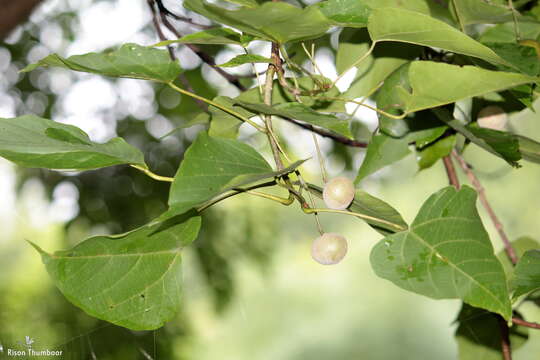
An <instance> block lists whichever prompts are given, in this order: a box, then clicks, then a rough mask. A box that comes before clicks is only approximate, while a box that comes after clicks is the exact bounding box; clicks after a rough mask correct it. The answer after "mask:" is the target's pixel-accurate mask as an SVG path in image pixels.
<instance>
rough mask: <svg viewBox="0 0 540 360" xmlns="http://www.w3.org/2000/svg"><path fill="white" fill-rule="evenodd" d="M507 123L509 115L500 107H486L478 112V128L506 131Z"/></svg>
mask: <svg viewBox="0 0 540 360" xmlns="http://www.w3.org/2000/svg"><path fill="white" fill-rule="evenodd" d="M507 122H508V115H507V114H506V113H505V112H504V110H503V109H502V108H500V107H498V106H495V105H490V106H486V107H485V108H483V109H482V110H480V111H479V112H478V126H480V127H483V128H486V129H492V130H499V131H504V130H506V123H507Z"/></svg>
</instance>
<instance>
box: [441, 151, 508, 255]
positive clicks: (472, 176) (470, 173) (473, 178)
mask: <svg viewBox="0 0 540 360" xmlns="http://www.w3.org/2000/svg"><path fill="white" fill-rule="evenodd" d="M452 156H453V157H454V158H455V159H456V160H457V161H458V163H459V165H460V166H461V168H462V169H463V171H464V172H465V174H466V175H467V177H468V178H469V180H470V182H471V183H472V184H473V186H474V187H475V189H476V192H477V193H478V197H479V199H480V202H481V203H482V205H483V206H484V208H485V209H486V211H487V213H488V215H489V217H490V218H491V222H492V223H493V225H494V226H495V229H496V230H497V232H498V233H499V236H500V237H501V239H502V242H503V244H504V249H505V251H506V255H508V258H509V259H510V261H511V262H512V263H513V264H514V265H515V264H517V262H518V257H517V255H516V251H515V250H514V248H513V247H512V244H510V240H509V239H508V236H506V233H505V232H504V229H503V225H502V223H501V222H500V221H499V218H498V217H497V215H496V214H495V212H494V211H493V208H492V207H491V205H490V204H489V202H488V200H487V197H486V192H485V190H484V187H483V186H482V184H481V183H480V181H479V180H478V178H477V177H476V175H475V174H474V172H473V170H472V169H471V167H470V166H469V164H467V162H466V161H465V159H463V158H462V157H461V155H459V154H458V153H457V151H456V150H453V151H452Z"/></svg>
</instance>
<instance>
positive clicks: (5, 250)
mask: <svg viewBox="0 0 540 360" xmlns="http://www.w3.org/2000/svg"><path fill="white" fill-rule="evenodd" d="M165 3H166V4H167V5H168V6H169V7H170V9H171V10H172V11H174V12H176V13H179V14H185V11H184V10H183V8H182V7H181V2H178V1H166V2H165ZM188 15H189V16H190V17H191V18H193V19H194V20H196V21H198V22H201V23H204V19H202V18H200V17H198V16H197V15H195V14H188ZM173 23H174V26H175V27H176V28H177V29H178V31H179V32H180V33H182V34H186V33H189V32H193V31H194V30H196V29H194V28H193V27H190V26H189V24H186V23H183V22H173ZM166 35H167V36H170V37H172V34H170V33H166ZM335 36H336V34H332V33H331V34H328V35H327V36H326V37H324V38H323V39H322V40H318V41H317V42H316V46H317V57H316V58H317V61H318V63H319V65H320V66H322V67H323V68H324V71H325V72H327V73H328V76H329V77H332V76H334V77H335V69H334V68H333V67H332V66H331V64H332V63H333V62H334V56H335V41H334V40H335ZM333 39H334V40H333ZM157 40H158V39H157V36H156V32H155V29H154V28H153V26H152V22H151V13H150V11H149V9H148V7H147V4H146V1H143V0H138V1H133V0H114V1H113V0H110V1H109V0H102V1H98V0H94V1H92V0H50V1H46V2H44V3H43V4H42V5H41V6H40V7H39V8H38V9H37V10H36V11H35V12H34V13H33V14H32V16H31V17H30V19H29V21H28V22H26V23H25V24H23V25H22V26H19V27H17V28H16V29H15V30H14V31H13V32H12V33H11V34H10V35H9V36H8V37H7V38H5V39H4V41H3V42H1V43H0V74H1V75H0V117H12V116H18V115H22V114H26V113H34V114H37V115H39V116H43V117H47V118H52V119H54V120H56V121H61V122H65V123H71V124H74V125H77V126H79V127H81V128H82V129H83V130H85V131H86V132H88V133H89V135H90V136H91V138H92V139H93V140H96V141H105V140H107V139H109V138H110V137H112V136H116V135H119V136H122V137H124V138H125V139H126V140H127V141H128V142H130V143H131V144H133V145H135V146H137V147H139V148H140V149H141V150H143V151H144V153H145V156H146V159H147V162H148V164H149V165H150V168H152V169H153V171H154V172H156V173H159V174H161V175H165V176H173V175H174V173H175V170H176V168H177V166H178V164H179V162H180V161H181V159H182V154H183V152H184V150H185V149H186V148H187V147H188V146H189V144H190V142H191V141H192V139H193V138H194V136H195V134H196V133H197V131H199V130H201V128H200V127H191V128H187V129H183V130H182V131H177V132H175V133H174V135H172V136H168V137H166V138H163V139H161V137H162V136H163V135H164V134H166V133H168V132H169V131H170V130H172V129H174V128H175V127H178V126H181V125H182V124H185V123H186V122H187V121H189V120H190V119H192V118H194V117H195V116H196V115H197V114H199V113H200V112H201V109H200V108H199V107H198V106H197V104H195V103H194V102H193V101H192V100H191V99H189V98H185V97H180V96H178V95H177V94H173V93H171V92H170V91H169V90H167V89H164V88H160V87H159V86H153V85H151V84H148V83H145V82H142V81H137V80H128V79H120V80H111V79H105V78H100V77H97V76H93V75H90V74H80V73H73V72H67V71H63V70H55V69H52V70H36V71H34V72H31V73H29V74H19V73H18V71H19V70H20V69H22V68H23V67H24V66H25V65H26V64H28V63H31V62H34V61H36V60H38V59H40V58H41V57H43V56H45V55H47V54H49V53H51V52H58V53H60V54H62V55H72V54H76V53H83V52H88V51H99V50H103V49H105V48H108V47H111V46H115V45H118V44H120V43H124V42H137V43H141V44H152V43H155V42H156V41H157ZM250 46H253V47H254V48H255V49H258V50H263V51H264V50H265V49H266V48H265V46H264V45H263V44H261V43H258V42H254V44H253V45H250ZM203 50H204V51H205V52H207V53H208V54H210V55H212V56H215V58H216V62H218V63H221V62H224V61H226V60H227V59H229V58H230V57H231V56H232V55H233V54H236V53H238V52H239V51H238V49H235V48H233V47H227V46H224V47H223V46H222V47H219V46H214V47H204V49H203ZM176 55H177V56H178V58H179V59H180V62H181V64H182V66H183V67H184V68H185V69H186V78H187V80H188V81H189V83H190V85H191V87H193V89H194V90H195V91H196V92H197V93H198V94H200V95H202V96H205V97H207V98H213V97H214V96H216V95H218V94H226V95H228V96H234V95H236V94H238V89H236V88H235V87H233V86H232V85H230V84H229V83H228V82H227V81H225V80H224V79H223V78H222V77H221V76H220V75H219V74H217V73H216V72H215V71H214V70H213V69H212V68H211V67H209V66H208V65H206V64H204V63H203V62H201V60H200V59H199V58H198V57H197V56H196V55H194V53H193V52H191V50H189V49H187V48H185V47H180V48H178V49H177V50H176ZM298 56H299V57H300V56H301V53H300V52H299V55H298ZM296 60H297V61H300V62H302V61H303V60H302V59H300V58H297V59H296ZM304 60H305V59H304ZM263 69H264V65H263V66H261V67H257V71H260V70H263ZM250 72H251V69H250V68H249V67H247V66H245V67H242V68H239V69H238V70H234V71H231V74H232V75H234V76H239V78H238V79H239V81H240V82H241V83H242V84H244V85H245V86H248V87H249V86H252V85H253V84H254V79H253V78H252V77H243V76H245V75H248V74H249V73H250ZM349 81H350V79H349ZM536 105H537V106H536V108H537V109H538V110H540V104H536ZM374 119H375V117H374V114H372V113H369V112H358V113H357V116H356V117H355V120H354V124H353V125H354V127H355V128H356V129H360V130H359V133H358V136H359V137H362V136H365V134H366V133H365V129H373V128H374V125H375V122H374ZM279 126H280V130H281V132H282V134H284V139H285V142H286V144H287V146H288V148H289V149H290V151H292V152H293V153H294V154H295V155H296V156H297V157H309V156H313V155H314V154H315V149H314V148H313V144H312V140H311V135H310V134H309V133H306V132H305V131H303V130H300V129H299V128H296V127H293V126H292V125H289V124H280V125H279ZM511 126H512V129H513V131H515V132H517V133H522V134H526V135H527V136H529V137H533V138H535V139H537V140H538V139H540V130H539V129H540V127H539V126H538V113H536V114H535V113H533V112H531V111H529V110H524V111H522V112H520V113H515V114H513V115H512V120H511ZM241 130H242V131H241V138H242V139H243V140H245V141H247V142H249V143H250V144H251V145H253V146H255V147H256V148H258V149H260V150H261V151H266V153H267V154H268V153H269V152H268V149H265V146H266V145H265V141H264V139H263V138H259V137H258V135H254V134H253V133H252V132H250V131H249V130H248V129H241ZM319 141H320V142H321V147H322V150H323V152H324V154H325V156H326V157H327V159H328V160H327V164H328V166H329V172H330V175H336V174H342V175H343V174H344V175H348V176H350V177H354V175H355V171H357V169H358V167H359V164H360V162H361V160H362V157H363V150H358V149H354V150H353V149H349V148H345V147H343V146H341V145H336V144H333V143H331V142H330V141H327V140H326V139H320V140H319ZM466 158H467V159H468V161H470V163H471V164H472V165H473V166H474V167H475V169H476V170H477V173H478V175H479V176H480V178H481V180H482V181H483V184H484V186H485V187H486V190H487V194H488V196H489V198H490V200H491V201H492V205H493V206H494V208H495V209H496V211H497V212H498V214H499V216H500V218H501V219H502V220H503V222H504V225H505V227H506V229H507V232H508V234H509V235H510V236H511V237H512V238H518V237H519V236H522V235H529V236H531V237H535V238H538V237H539V236H538V216H539V215H540V213H539V211H538V199H539V198H540V187H539V186H538V179H540V167H538V166H537V165H534V164H531V163H524V164H523V165H524V166H523V167H522V168H520V169H519V170H512V169H510V168H509V167H508V166H507V165H506V164H505V163H504V162H502V161H500V160H499V159H497V158H494V157H493V156H490V155H489V154H487V153H485V152H482V151H481V150H479V149H478V148H475V147H474V145H471V146H470V147H469V149H468V150H467V152H466ZM317 168H318V164H317V161H316V159H315V160H311V161H309V162H308V164H307V165H306V166H305V167H304V173H305V174H306V177H307V178H308V180H310V181H313V182H316V183H321V179H320V174H319V172H318V171H317ZM462 181H463V182H466V179H465V178H464V177H462ZM446 184H447V179H446V175H445V172H444V169H443V167H442V165H441V164H437V165H436V166H434V167H433V168H431V169H429V170H425V171H421V172H419V171H418V170H417V165H416V162H415V159H414V157H413V156H409V157H408V158H406V159H405V160H403V161H401V162H400V163H398V164H396V165H393V166H391V167H388V168H385V169H383V170H381V171H379V172H377V173H376V174H375V175H373V176H371V177H370V178H369V179H367V180H365V181H364V182H363V183H362V186H363V188H364V189H365V190H367V191H369V192H371V193H373V194H374V195H377V196H379V197H380V198H382V199H384V200H386V201H387V202H389V203H390V204H392V205H393V206H394V207H395V208H396V209H397V210H398V211H400V212H401V213H402V214H403V216H404V217H405V219H406V220H407V221H409V222H410V221H411V220H412V219H413V218H414V216H415V214H416V212H417V211H418V209H419V207H420V205H421V203H422V202H423V201H424V200H425V199H426V198H427V197H428V196H429V195H430V194H431V193H432V192H435V191H436V190H438V189H440V188H441V187H443V186H446ZM167 193H168V184H166V183H159V182H155V181H154V180H152V179H150V178H148V177H146V176H145V175H143V174H141V173H139V172H137V171H135V170H133V169H130V168H129V167H126V166H117V167H112V168H107V169H102V170H98V171H88V172H84V173H68V172H52V171H44V170H38V169H23V168H16V167H14V166H13V165H11V164H10V163H8V162H6V161H4V160H2V159H0V228H1V229H2V231H1V232H0V324H2V326H0V345H2V346H3V348H4V349H6V348H8V347H9V348H24V347H25V346H26V345H25V339H26V338H25V337H26V336H29V337H30V338H32V339H33V340H34V341H35V342H34V344H33V345H32V346H33V347H34V348H35V349H50V350H53V349H60V350H63V351H64V355H63V357H62V358H65V359H138V358H139V359H196V360H217V359H219V360H226V359H235V360H243V359H246V360H247V359H250V360H251V359H257V360H266V359H269V360H270V359H272V360H275V359H280V360H303V359H310V360H319V359H320V360H327V359H333V360H334V359H360V358H365V359H398V358H399V359H454V358H456V356H457V348H456V345H455V343H454V339H453V333H454V331H455V326H454V324H453V321H454V319H455V317H456V316H457V312H458V310H459V306H460V305H459V302H458V301H457V300H456V301H434V300H430V299H427V298H424V297H421V296H417V295H414V294H411V293H407V292H405V291H403V290H400V289H398V288H397V287H395V286H394V285H392V284H391V283H389V282H387V281H385V280H382V279H378V278H376V277H375V276H374V274H373V272H372V270H371V268H370V266H369V260H368V257H369V251H370V248H371V247H372V246H373V245H374V244H375V242H376V241H378V239H379V235H378V234H377V233H376V232H374V231H373V230H371V229H370V228H369V227H368V226H367V225H366V224H365V223H363V222H361V221H359V220H356V219H352V218H342V217H340V216H335V215H326V216H323V217H322V222H323V226H324V228H325V229H326V230H327V231H333V232H340V233H342V234H344V235H345V236H346V237H347V238H348V239H349V243H350V250H349V254H348V256H347V257H346V259H345V260H344V261H343V262H342V263H341V264H340V265H338V266H333V267H323V266H320V265H318V264H317V263H315V262H314V261H312V260H311V257H310V251H309V247H310V243H311V240H312V239H313V238H314V237H316V236H317V230H316V227H315V223H314V219H313V217H311V216H307V215H304V214H303V213H301V212H300V211H298V209H297V208H285V207H280V206H279V205H274V204H273V203H267V202H265V201H264V200H259V199H252V198H250V197H249V196H246V195H241V196H237V197H234V198H232V199H230V200H228V201H226V202H223V203H220V204H219V205H218V206H216V207H214V208H212V210H210V211H208V212H206V213H205V214H204V219H203V221H204V224H205V225H204V227H203V232H202V233H201V235H200V236H199V239H198V240H197V241H196V242H195V243H194V244H193V246H191V247H190V248H189V249H187V251H186V255H185V257H184V259H185V261H184V265H185V266H184V275H183V276H184V282H185V284H184V304H185V306H184V308H183V311H182V312H181V313H180V314H179V315H178V317H177V318H176V319H175V320H174V321H172V322H170V323H168V324H167V325H166V326H164V327H163V328H161V329H159V330H156V331H152V332H134V331H129V330H126V329H124V328H120V327H116V326H114V325H111V324H108V323H105V322H102V321H99V320H97V319H94V318H92V317H89V316H87V315H86V314H84V313H83V312H82V311H80V310H79V309H78V308H76V307H74V306H72V305H71V304H70V303H69V302H68V301H67V300H66V299H65V298H64V297H63V296H62V295H61V294H60V293H59V291H58V290H57V289H56V288H55V287H54V285H53V284H52V283H51V281H50V279H49V278H48V276H47V273H46V271H45V268H44V267H43V265H42V264H41V261H40V258H39V256H38V254H37V253H36V252H35V251H34V250H33V249H32V248H31V247H30V246H29V245H28V243H27V242H26V241H25V240H31V241H33V242H36V243H37V244H38V245H39V246H41V247H43V248H45V249H46V250H48V251H54V250H59V249H63V248H67V247H70V246H72V245H74V244H76V243H78V242H80V241H82V240H83V239H84V238H86V237H88V236H90V235H94V234H103V233H116V232H122V231H126V230H129V229H132V228H134V227H136V226H139V225H141V224H143V223H145V222H147V221H148V220H149V219H151V218H153V217H155V216H156V215H158V214H159V213H160V212H162V211H163V210H164V209H165V204H166V198H167ZM480 211H481V213H482V214H483V215H485V214H484V213H483V212H482V211H483V210H482V209H480ZM484 219H486V217H485V216H484ZM485 224H486V227H487V228H488V230H489V231H490V235H491V237H492V239H493V242H494V244H495V247H496V249H498V250H500V248H501V244H500V241H499V239H498V237H497V236H496V233H495V231H494V229H493V228H492V226H491V224H490V223H489V221H485ZM522 312H523V314H524V315H525V316H526V318H527V319H528V320H530V321H537V322H538V321H540V311H539V310H538V309H537V308H535V307H534V306H529V305H525V306H524V307H523V308H522ZM530 335H531V336H530V339H529V341H528V343H527V344H526V345H525V346H524V347H522V348H520V349H518V350H516V351H515V355H514V356H515V357H514V358H515V359H517V360H525V359H531V360H532V359H537V358H538V354H540V332H535V331H534V330H533V331H531V332H530ZM5 356H7V355H6V353H0V358H3V357H5Z"/></svg>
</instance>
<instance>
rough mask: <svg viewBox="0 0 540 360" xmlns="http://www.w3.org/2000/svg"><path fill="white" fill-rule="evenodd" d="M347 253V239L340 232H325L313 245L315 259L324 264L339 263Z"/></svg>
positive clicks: (312, 254)
mask: <svg viewBox="0 0 540 360" xmlns="http://www.w3.org/2000/svg"><path fill="white" fill-rule="evenodd" d="M346 254H347V240H346V239H345V238H344V237H343V236H342V235H340V234H336V233H325V234H322V235H321V236H319V237H318V238H316V239H315V240H314V241H313V244H312V245H311V256H312V257H313V260H315V261H316V262H318V263H319V264H322V265H334V264H337V263H339V262H340V261H341V260H342V259H343V258H344V257H345V255H346Z"/></svg>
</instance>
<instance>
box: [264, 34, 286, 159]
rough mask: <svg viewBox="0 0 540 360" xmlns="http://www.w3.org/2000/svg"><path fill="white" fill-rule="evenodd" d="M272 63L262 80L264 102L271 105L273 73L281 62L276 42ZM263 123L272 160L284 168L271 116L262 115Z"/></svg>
mask: <svg viewBox="0 0 540 360" xmlns="http://www.w3.org/2000/svg"><path fill="white" fill-rule="evenodd" d="M276 52H277V53H276ZM272 62H273V63H272V64H269V65H268V69H267V70H266V79H265V82H264V103H265V104H266V105H268V106H272V91H273V89H274V74H275V72H276V66H277V65H276V64H278V63H279V64H281V59H280V57H279V46H278V45H277V44H276V43H272ZM264 125H265V126H266V132H267V135H268V141H269V142H270V148H271V149H272V155H273V156H274V161H275V162H276V166H277V169H278V170H282V169H283V168H284V166H283V162H282V161H281V156H280V154H279V148H278V146H277V143H276V140H277V139H276V138H275V136H273V134H274V132H273V128H272V116H271V115H265V116H264Z"/></svg>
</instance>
